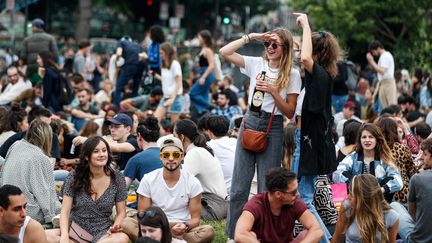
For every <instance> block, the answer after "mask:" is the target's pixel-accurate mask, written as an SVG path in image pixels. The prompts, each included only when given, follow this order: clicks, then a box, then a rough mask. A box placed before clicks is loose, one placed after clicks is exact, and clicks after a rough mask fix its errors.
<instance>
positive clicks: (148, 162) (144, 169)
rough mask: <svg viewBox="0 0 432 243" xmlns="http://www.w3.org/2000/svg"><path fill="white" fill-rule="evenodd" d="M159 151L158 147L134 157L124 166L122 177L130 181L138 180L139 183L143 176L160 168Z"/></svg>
mask: <svg viewBox="0 0 432 243" xmlns="http://www.w3.org/2000/svg"><path fill="white" fill-rule="evenodd" d="M159 151H160V150H159V148H158V147H153V148H148V149H146V150H144V151H142V152H139V153H138V154H136V155H134V156H133V157H132V158H130V159H129V161H128V162H127V164H126V168H125V170H124V172H123V174H124V176H127V177H129V178H130V179H131V180H135V179H138V180H139V181H141V179H142V178H143V176H144V175H145V174H147V173H149V172H152V171H153V170H156V169H159V168H162V161H161V160H160V156H159Z"/></svg>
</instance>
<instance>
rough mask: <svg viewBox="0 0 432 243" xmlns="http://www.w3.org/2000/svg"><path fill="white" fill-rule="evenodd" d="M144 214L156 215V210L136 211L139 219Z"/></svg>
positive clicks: (150, 216)
mask: <svg viewBox="0 0 432 243" xmlns="http://www.w3.org/2000/svg"><path fill="white" fill-rule="evenodd" d="M145 216H148V217H149V218H153V217H154V216H156V211H153V210H147V211H141V212H138V213H137V217H138V218H139V219H142V218H144V217H145Z"/></svg>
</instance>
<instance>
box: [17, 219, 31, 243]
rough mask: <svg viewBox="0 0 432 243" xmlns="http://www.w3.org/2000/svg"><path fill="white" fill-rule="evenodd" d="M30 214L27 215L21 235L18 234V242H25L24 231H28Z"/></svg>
mask: <svg viewBox="0 0 432 243" xmlns="http://www.w3.org/2000/svg"><path fill="white" fill-rule="evenodd" d="M30 219H31V218H30V216H26V218H25V221H24V225H23V226H22V227H21V229H20V232H19V235H18V243H23V242H24V233H25V231H26V228H27V225H28V223H29V222H30Z"/></svg>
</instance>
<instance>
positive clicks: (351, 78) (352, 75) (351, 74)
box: [345, 61, 359, 91]
mask: <svg viewBox="0 0 432 243" xmlns="http://www.w3.org/2000/svg"><path fill="white" fill-rule="evenodd" d="M345 64H346V67H347V79H346V80H345V85H346V86H347V88H348V90H350V91H354V90H355V89H356V87H357V80H358V77H359V75H358V73H357V71H356V69H355V67H356V66H355V64H354V63H353V62H351V61H347V62H345Z"/></svg>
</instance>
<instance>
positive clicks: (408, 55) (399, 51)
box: [289, 0, 432, 69]
mask: <svg viewBox="0 0 432 243" xmlns="http://www.w3.org/2000/svg"><path fill="white" fill-rule="evenodd" d="M289 5H290V6H291V7H293V8H294V9H295V10H297V11H304V12H306V13H307V14H308V15H309V17H310V19H311V22H312V24H313V29H315V30H318V29H325V30H328V31H330V32H332V33H334V34H335V35H336V36H337V37H338V39H339V41H340V43H341V46H343V47H344V48H345V49H346V50H347V51H348V55H349V58H350V59H352V60H355V61H357V62H360V63H363V64H364V63H365V62H366V60H365V54H366V51H367V46H368V44H369V43H370V42H371V41H372V40H374V39H376V40H379V41H381V42H382V43H383V45H384V46H385V48H386V49H387V50H389V51H391V52H392V53H393V55H394V58H395V62H396V66H397V68H410V69H413V68H415V67H416V66H420V67H431V63H432V56H431V55H430V53H431V51H432V41H431V37H429V36H428V34H429V33H428V32H430V31H431V30H432V17H431V16H432V5H431V4H430V0H381V1H376V0H320V1H318V0H290V1H289Z"/></svg>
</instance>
